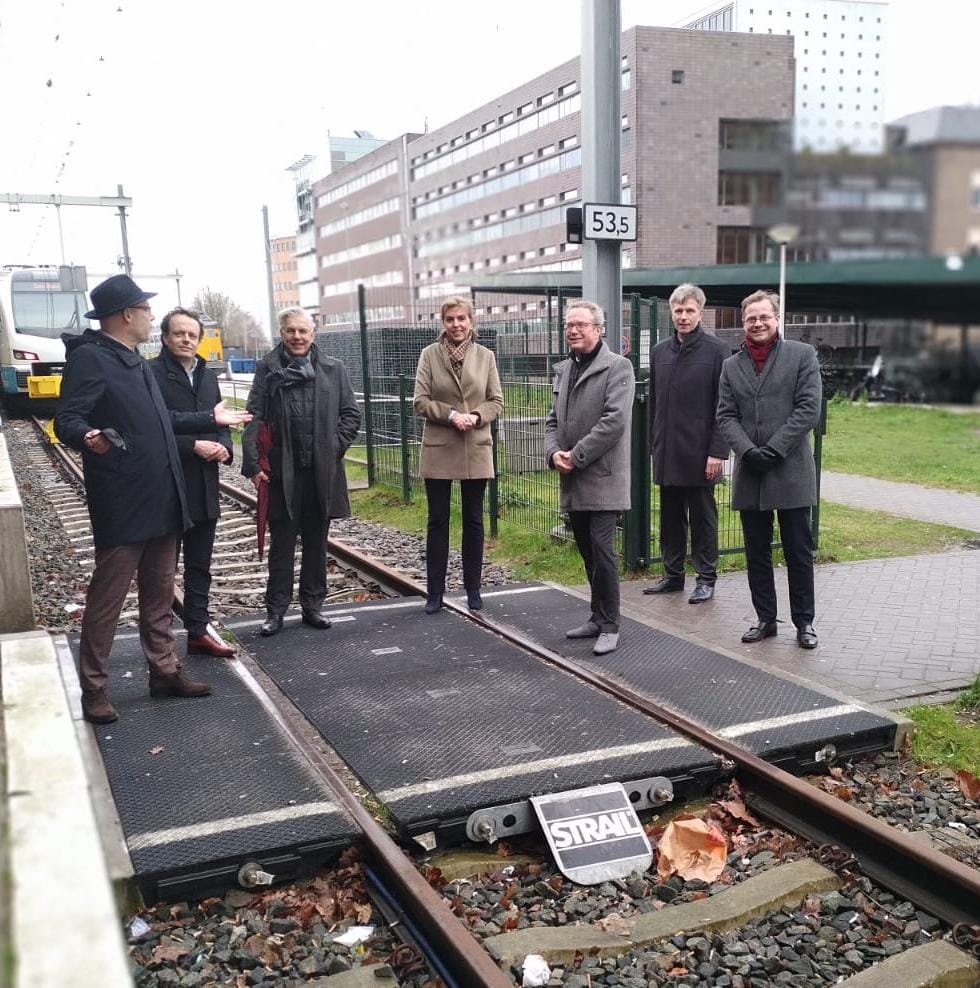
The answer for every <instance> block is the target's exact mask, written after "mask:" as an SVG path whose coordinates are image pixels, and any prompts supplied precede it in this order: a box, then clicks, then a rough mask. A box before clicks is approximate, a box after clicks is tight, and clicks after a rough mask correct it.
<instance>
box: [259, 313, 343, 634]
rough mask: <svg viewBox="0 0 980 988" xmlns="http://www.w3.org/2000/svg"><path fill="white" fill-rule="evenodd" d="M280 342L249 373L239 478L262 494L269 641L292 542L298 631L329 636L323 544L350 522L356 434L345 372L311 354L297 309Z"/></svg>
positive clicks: (286, 320)
mask: <svg viewBox="0 0 980 988" xmlns="http://www.w3.org/2000/svg"><path fill="white" fill-rule="evenodd" d="M279 336H280V338H281V341H280V343H279V345H278V346H277V347H275V348H274V349H273V350H272V352H271V353H269V354H267V355H266V356H265V357H263V358H262V360H260V361H259V363H258V366H257V367H256V368H255V377H254V379H253V381H252V388H251V391H250V392H249V395H248V410H249V411H250V412H251V413H252V415H253V416H254V417H253V419H252V421H251V423H250V424H249V426H248V428H247V429H246V430H245V435H244V437H243V439H242V473H243V474H244V475H245V476H246V477H250V478H251V480H252V483H253V484H254V485H255V488H256V490H259V488H260V487H261V485H262V484H268V497H269V529H270V531H271V533H272V546H271V548H270V549H269V579H268V582H267V583H266V590H265V607H266V620H265V622H264V623H263V624H262V627H261V628H260V629H259V632H260V634H262V635H263V636H265V637H269V636H270V635H275V634H277V633H278V632H279V631H280V630H281V628H282V624H283V615H284V614H285V613H286V610H287V608H288V607H289V604H290V602H291V601H292V599H293V566H294V560H295V558H296V538H297V536H298V537H300V539H301V540H302V543H303V549H302V561H301V563H300V571H299V602H300V609H301V612H302V620H303V623H304V624H306V625H309V626H310V627H311V628H318V629H324V628H329V627H330V619H329V618H328V617H327V616H326V615H325V614H323V613H322V612H321V610H320V608H321V606H322V604H323V601H324V598H325V597H326V594H327V536H328V534H329V531H330V520H331V519H332V518H346V517H347V516H348V515H350V500H349V498H348V496H347V475H346V473H345V471H344V459H343V457H344V453H346V452H347V449H348V447H349V446H350V445H351V443H352V442H353V441H354V440H355V439H356V438H357V431H358V429H359V428H360V425H361V412H360V409H359V408H358V407H357V400H356V398H355V397H354V389H353V388H352V387H351V383H350V377H349V376H348V374H347V368H346V367H345V366H344V365H343V363H342V362H341V361H339V360H336V359H334V358H333V357H328V356H327V355H326V354H325V353H322V352H321V351H320V350H319V349H318V348H317V346H316V345H315V344H314V342H313V340H314V330H313V323H312V322H311V320H310V317H309V315H308V314H307V313H306V312H305V311H304V310H303V309H300V308H290V309H284V310H283V311H282V312H280V313H279ZM265 452H267V454H268V461H267V466H266V467H263V463H264V462H265V461H264V453H265Z"/></svg>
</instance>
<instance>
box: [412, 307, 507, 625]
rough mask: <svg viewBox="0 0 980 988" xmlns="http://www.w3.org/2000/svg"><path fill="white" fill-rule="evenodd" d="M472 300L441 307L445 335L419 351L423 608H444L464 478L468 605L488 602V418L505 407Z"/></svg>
mask: <svg viewBox="0 0 980 988" xmlns="http://www.w3.org/2000/svg"><path fill="white" fill-rule="evenodd" d="M476 335H477V334H476V328H475V327H474V325H473V305H472V303H471V302H470V301H469V300H468V299H465V298H459V297H455V296H454V297H453V298H450V299H447V300H446V301H445V302H444V303H443V306H442V334H441V335H440V337H439V339H438V340H437V341H436V342H435V343H433V344H431V345H430V346H427V347H426V348H425V349H424V350H423V351H422V355H421V356H420V357H419V366H418V370H417V371H416V373H415V398H414V402H413V404H414V407H415V414H416V415H421V416H422V417H423V418H424V419H425V428H424V430H423V432H422V454H421V458H420V462H419V473H420V475H421V476H422V478H423V479H424V480H425V496H426V500H427V501H428V506H429V522H428V531H427V537H426V546H425V560H426V566H425V568H426V581H427V587H426V594H427V595H426V601H425V613H426V614H435V613H436V611H438V610H439V608H441V607H442V598H443V594H444V593H445V592H446V567H447V566H448V564H449V498H450V494H451V489H452V483H453V481H454V480H458V481H459V487H460V495H461V498H462V505H463V586H464V587H465V588H466V600H467V603H468V604H469V607H470V610H473V611H478V610H480V608H481V607H483V600H482V598H481V597H480V582H481V576H482V572H483V495H484V493H485V491H486V487H487V480H489V479H490V478H491V477H492V476H493V440H492V439H491V438H490V423H491V422H492V421H493V420H494V419H495V418H496V417H497V416H498V415H499V414H500V412H501V411H502V410H503V407H504V396H503V393H502V392H501V390H500V378H499V377H498V376H497V362H496V360H494V356H493V352H492V351H490V350H488V349H487V348H486V347H484V346H480V345H479V344H478V343H477V342H476Z"/></svg>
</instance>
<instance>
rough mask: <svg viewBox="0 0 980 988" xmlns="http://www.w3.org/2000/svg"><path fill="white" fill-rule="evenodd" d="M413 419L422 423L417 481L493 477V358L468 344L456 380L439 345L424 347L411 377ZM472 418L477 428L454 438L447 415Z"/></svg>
mask: <svg viewBox="0 0 980 988" xmlns="http://www.w3.org/2000/svg"><path fill="white" fill-rule="evenodd" d="M413 406H414V408H415V414H416V415H420V416H421V417H422V418H424V419H425V427H424V429H423V432H422V453H421V456H420V459H419V476H421V477H423V478H426V479H430V480H482V479H489V478H491V477H492V476H493V440H492V439H491V438H490V423H491V422H492V421H493V420H494V419H495V418H496V417H497V416H498V415H499V414H500V413H501V411H503V407H504V395H503V392H502V391H501V390H500V378H499V377H498V376H497V361H496V360H495V359H494V356H493V352H492V351H491V350H488V349H487V348H486V347H485V346H480V345H479V344H478V343H472V344H471V345H470V347H469V349H468V350H467V351H466V357H465V359H464V360H463V369H462V374H461V376H460V377H459V378H457V377H456V375H455V374H454V373H453V370H452V367H450V365H449V354H448V353H447V352H446V348H445V347H444V346H443V344H442V343H441V342H436V343H433V344H431V345H430V346H427V347H426V348H425V349H424V350H423V351H422V355H421V356H420V357H419V365H418V369H417V370H416V372H415V397H414V399H413ZM453 409H455V410H456V411H457V412H468V413H473V412H475V413H476V414H477V415H479V416H480V424H479V426H477V427H476V428H475V429H470V430H468V431H467V432H460V431H459V429H457V428H456V427H455V426H454V425H452V423H451V422H450V421H449V413H450V411H452V410H453Z"/></svg>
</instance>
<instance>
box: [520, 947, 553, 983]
mask: <svg viewBox="0 0 980 988" xmlns="http://www.w3.org/2000/svg"><path fill="white" fill-rule="evenodd" d="M522 971H523V974H524V977H523V979H522V980H521V988H541V986H542V985H546V984H547V983H548V982H549V981H550V980H551V968H550V967H548V962H547V961H546V960H545V959H544V958H543V957H542V956H541V955H540V954H528V955H527V957H525V958H524V966H523V968H522Z"/></svg>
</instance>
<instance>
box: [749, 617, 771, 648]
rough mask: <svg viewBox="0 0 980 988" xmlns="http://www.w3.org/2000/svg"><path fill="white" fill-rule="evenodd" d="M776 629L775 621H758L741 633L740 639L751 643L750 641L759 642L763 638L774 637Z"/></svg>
mask: <svg viewBox="0 0 980 988" xmlns="http://www.w3.org/2000/svg"><path fill="white" fill-rule="evenodd" d="M777 630H778V629H777V628H776V622H775V621H760V622H759V623H758V624H753V625H752V627H751V628H749V630H748V631H746V632H745V634H744V635H742V641H743V642H745V643H746V644H748V645H751V644H752V642H761V641H762V639H763V638H774V637H775V636H776V631H777Z"/></svg>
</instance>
